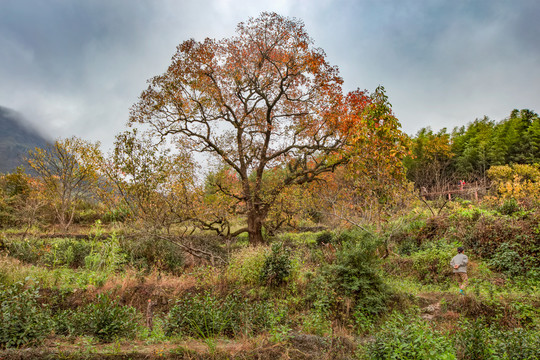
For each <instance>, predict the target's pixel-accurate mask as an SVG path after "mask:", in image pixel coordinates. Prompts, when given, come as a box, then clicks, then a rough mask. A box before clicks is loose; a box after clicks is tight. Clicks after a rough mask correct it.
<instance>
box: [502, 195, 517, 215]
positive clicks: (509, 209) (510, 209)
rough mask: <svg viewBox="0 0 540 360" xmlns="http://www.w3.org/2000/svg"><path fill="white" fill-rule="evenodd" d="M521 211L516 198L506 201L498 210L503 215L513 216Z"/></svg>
mask: <svg viewBox="0 0 540 360" xmlns="http://www.w3.org/2000/svg"><path fill="white" fill-rule="evenodd" d="M520 210H521V207H520V206H519V204H518V202H517V201H516V199H514V198H511V199H507V200H505V201H504V203H502V205H501V206H499V208H498V209H497V211H498V212H500V213H501V214H503V215H512V214H513V213H516V212H518V211H520Z"/></svg>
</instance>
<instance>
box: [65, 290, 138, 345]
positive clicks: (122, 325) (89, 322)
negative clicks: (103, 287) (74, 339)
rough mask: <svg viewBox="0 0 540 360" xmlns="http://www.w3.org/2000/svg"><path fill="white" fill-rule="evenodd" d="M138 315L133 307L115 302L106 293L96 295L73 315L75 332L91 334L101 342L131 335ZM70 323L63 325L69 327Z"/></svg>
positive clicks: (135, 327)
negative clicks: (92, 300) (93, 300)
mask: <svg viewBox="0 0 540 360" xmlns="http://www.w3.org/2000/svg"><path fill="white" fill-rule="evenodd" d="M138 320H139V318H138V316H137V313H136V311H135V308H133V307H131V306H121V305H118V304H116V303H115V302H114V301H113V300H112V299H111V298H110V297H109V296H108V295H107V294H100V295H98V297H97V299H96V301H95V302H94V303H91V304H88V305H86V306H85V307H83V308H82V309H81V310H80V311H78V312H76V313H75V315H74V317H73V323H72V324H71V326H73V332H74V333H75V334H84V335H91V336H95V337H96V338H98V339H99V340H100V341H103V342H110V341H112V340H114V339H115V338H119V337H131V336H133V335H135V331H136V329H137V323H138ZM69 325H70V324H66V325H63V326H65V327H67V328H68V329H69Z"/></svg>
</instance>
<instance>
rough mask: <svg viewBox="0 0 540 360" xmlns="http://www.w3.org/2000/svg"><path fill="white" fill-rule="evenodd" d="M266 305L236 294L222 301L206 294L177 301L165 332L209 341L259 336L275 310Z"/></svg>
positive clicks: (170, 313) (166, 324)
mask: <svg viewBox="0 0 540 360" xmlns="http://www.w3.org/2000/svg"><path fill="white" fill-rule="evenodd" d="M269 305H270V304H267V303H249V302H248V301H247V299H245V298H243V297H242V296H240V295H238V294H231V295H228V296H226V297H225V298H224V299H219V298H217V297H216V296H215V295H212V294H210V293H209V292H206V293H204V294H197V295H194V296H192V297H184V298H182V299H180V300H178V301H177V302H176V304H175V305H174V307H173V308H172V309H171V310H170V311H169V314H168V316H167V318H166V320H165V332H166V334H167V335H168V336H170V335H173V334H179V335H187V336H194V337H199V338H209V337H214V336H216V335H225V336H229V337H232V336H235V335H238V334H240V333H244V334H252V333H259V332H261V331H263V330H264V329H267V328H268V327H269V326H270V325H271V323H272V318H273V317H272V315H273V314H274V309H272V308H271V307H270V306H269Z"/></svg>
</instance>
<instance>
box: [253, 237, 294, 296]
mask: <svg viewBox="0 0 540 360" xmlns="http://www.w3.org/2000/svg"><path fill="white" fill-rule="evenodd" d="M291 270H292V260H291V255H290V252H289V250H288V249H285V248H284V247H283V244H281V243H275V244H272V250H271V252H270V253H269V254H267V255H266V258H265V260H264V265H263V267H262V269H261V274H260V277H259V279H260V281H261V282H262V283H263V284H266V285H268V286H273V287H276V286H279V285H281V284H284V283H285V282H286V281H287V280H288V277H289V275H290V274H291Z"/></svg>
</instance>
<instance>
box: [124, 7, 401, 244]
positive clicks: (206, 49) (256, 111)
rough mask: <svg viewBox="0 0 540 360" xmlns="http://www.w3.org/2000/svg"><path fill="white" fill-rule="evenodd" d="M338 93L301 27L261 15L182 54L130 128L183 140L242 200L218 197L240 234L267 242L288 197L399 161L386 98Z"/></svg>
mask: <svg viewBox="0 0 540 360" xmlns="http://www.w3.org/2000/svg"><path fill="white" fill-rule="evenodd" d="M341 84H342V79H341V77H340V76H339V73H338V69H337V67H335V66H332V65H330V64H329V63H328V62H327V60H326V56H325V54H324V52H323V51H322V50H321V49H319V48H315V47H314V46H313V41H312V40H311V38H310V37H309V36H308V34H307V32H306V30H305V28H304V24H303V23H302V22H301V21H299V20H297V19H289V18H285V17H282V16H280V15H277V14H275V13H263V14H261V16H260V17H258V18H255V19H250V20H249V21H248V22H246V23H240V24H239V25H238V27H237V34H236V36H233V37H231V38H227V39H222V40H214V39H206V40H204V41H202V42H197V41H195V40H188V41H185V42H183V43H182V44H180V45H179V46H178V48H177V52H176V54H175V55H174V56H173V59H172V64H171V65H170V67H169V69H168V70H167V72H165V73H164V74H163V75H160V76H156V77H154V78H153V79H152V80H151V81H150V86H149V87H148V89H147V90H145V91H144V92H143V93H142V95H141V97H140V100H139V102H138V103H137V104H135V105H134V106H133V108H132V111H131V119H130V122H131V123H132V124H137V123H142V124H147V125H149V126H150V128H151V129H152V130H153V131H154V134H155V135H156V136H159V137H161V138H165V137H172V138H178V139H181V140H182V141H183V144H185V146H188V147H189V148H190V149H192V150H194V151H198V152H202V153H208V154H210V155H211V156H213V157H214V158H215V159H217V161H218V162H220V163H221V164H223V166H226V167H227V168H228V169H230V171H232V172H234V174H235V176H236V177H237V179H238V182H239V191H237V192H234V193H233V192H230V191H227V190H225V191H222V193H223V194H224V195H227V196H229V197H230V198H231V200H232V201H235V202H238V203H239V204H240V205H242V209H243V210H242V211H243V213H244V214H245V216H246V219H247V225H246V227H245V228H242V229H240V230H238V231H237V232H236V233H241V232H248V233H249V236H250V240H251V241H252V242H261V241H262V232H261V231H262V227H263V225H264V222H265V219H266V218H267V216H268V214H269V213H270V212H271V211H272V206H273V205H274V204H275V203H276V201H277V199H278V198H280V195H281V194H282V193H283V192H284V191H285V189H286V188H288V187H291V186H297V185H301V184H304V183H308V182H311V181H314V180H316V179H318V178H319V177H320V175H321V174H323V173H327V172H331V171H333V170H335V169H336V167H338V166H340V165H344V164H346V163H349V162H351V161H353V162H354V163H355V164H357V165H356V166H357V167H362V165H360V164H362V163H363V162H365V159H367V158H369V157H370V156H369V154H370V153H375V154H377V155H376V156H379V157H382V156H383V153H384V154H389V153H388V152H387V150H390V149H392V151H394V153H393V155H392V154H390V157H394V158H395V159H399V156H400V155H401V153H402V150H401V148H400V149H399V150H398V151H397V152H396V150H395V149H394V146H395V144H396V143H397V144H401V139H400V136H402V135H401V133H400V131H399V123H398V122H397V120H396V119H395V117H393V116H392V115H391V111H390V108H389V106H388V104H387V102H386V98H385V97H384V91H383V90H382V89H379V90H377V91H376V92H375V93H374V94H372V95H367V94H366V93H365V92H360V91H357V92H353V93H351V94H349V95H348V96H345V95H344V94H343V91H342V89H341ZM381 97H383V99H382V100H381ZM396 136H397V138H396ZM372 146H373V148H372V149H371V147H372ZM368 148H370V150H369V151H367V149H368ZM384 156H386V155H384ZM378 162H380V161H378ZM391 163H392V161H388V163H387V164H386V165H388V166H390V165H391ZM386 165H385V166H386ZM358 171H360V170H358ZM278 173H279V176H276V175H275V174H278ZM382 173H383V172H381V174H382ZM220 190H224V188H221V189H220Z"/></svg>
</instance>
